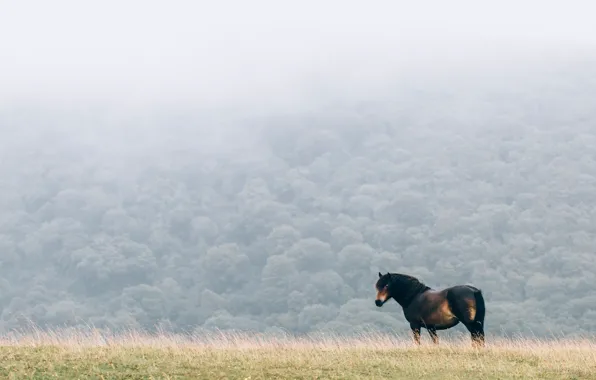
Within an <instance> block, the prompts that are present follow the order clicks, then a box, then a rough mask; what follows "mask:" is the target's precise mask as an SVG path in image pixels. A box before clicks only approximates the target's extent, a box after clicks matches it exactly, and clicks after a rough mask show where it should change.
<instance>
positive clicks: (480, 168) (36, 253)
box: [0, 58, 596, 337]
mask: <svg viewBox="0 0 596 380" xmlns="http://www.w3.org/2000/svg"><path fill="white" fill-rule="evenodd" d="M545 62H546V63H545ZM545 62H542V63H540V64H537V63H535V62H534V63H533V62H529V63H528V62H526V63H523V62H517V63H516V65H513V66H509V67H508V69H507V70H505V69H504V68H499V70H498V71H494V72H493V71H490V69H484V71H480V70H477V71H475V72H470V73H467V74H463V73H461V72H459V73H458V74H457V75H455V74H451V73H450V75H446V76H445V77H441V78H439V75H438V74H437V75H436V76H435V77H433V78H432V80H430V79H427V78H425V77H424V76H423V75H420V76H418V77H411V78H406V79H401V80H397V81H395V82H392V83H388V84H387V85H386V86H385V88H384V90H383V91H382V92H379V93H374V94H363V95H362V96H361V97H360V98H359V99H357V97H356V94H352V93H351V94H350V96H351V97H350V98H349V99H341V98H337V97H329V99H326V98H324V97H323V96H322V95H320V96H319V97H318V98H317V99H315V100H313V101H312V102H311V103H303V104H297V105H296V106H295V107H294V108H293V109H292V110H291V111H290V110H288V109H271V110H268V111H267V112H265V111H263V110H261V111H259V112H256V111H255V112H253V113H241V112H232V111H227V110H224V111H221V112H220V111H217V110H206V109H162V108H160V109H155V110H147V109H142V110H136V111H134V112H133V111H130V110H128V111H127V112H124V111H122V112H117V111H115V110H113V109H104V108H101V107H99V106H98V107H95V108H89V109H77V108H68V107H66V106H65V107H64V109H58V108H57V107H56V108H48V107H46V108H43V107H37V106H35V105H31V104H29V105H23V106H22V107H10V108H6V107H5V108H2V109H1V110H0V126H1V127H2V132H3V138H2V140H1V141H0V153H1V160H2V161H1V164H0V178H2V183H1V186H0V252H1V256H0V332H8V331H11V330H13V329H16V328H22V327H23V326H25V325H27V324H28V323H29V322H33V323H35V324H36V325H39V326H42V327H44V328H45V327H47V328H53V327H58V326H75V327H81V326H85V325H93V326H95V327H97V328H111V329H121V328H134V329H138V330H155V329H156V328H157V326H167V328H168V329H171V330H173V331H178V332H181V331H189V330H190V331H192V330H195V329H196V330H197V331H198V332H200V331H203V330H212V329H223V330H225V329H236V330H244V331H258V332H268V333H275V332H276V331H280V330H287V331H291V332H293V333H308V332H342V333H354V334H359V333H361V332H362V331H364V330H366V329H370V328H375V329H378V330H379V331H402V329H406V330H407V325H406V323H405V321H404V319H403V316H402V313H401V311H400V310H399V308H398V307H397V305H395V304H394V303H392V304H390V305H387V307H385V308H383V309H382V310H378V309H377V308H376V307H375V306H374V296H375V293H374V289H373V285H374V282H375V281H376V276H377V273H378V271H383V272H386V271H392V272H403V273H407V274H411V275H414V276H417V277H419V278H420V279H421V280H422V281H423V282H425V283H427V284H428V285H429V286H432V287H441V286H448V285H453V284H457V283H472V284H474V285H476V286H478V287H479V288H481V289H482V290H483V293H484V295H485V296H486V302H487V309H488V311H487V319H486V326H487V327H486V330H487V334H493V335H495V334H496V335H502V336H505V335H509V336H510V335H511V334H515V333H519V332H522V333H524V334H533V336H539V337H548V336H551V335H552V334H555V335H557V336H558V335H560V334H565V335H566V336H573V335H574V334H576V335H577V334H584V333H587V332H589V333H594V332H596V309H595V306H594V305H596V296H595V295H594V293H593V290H594V289H595V288H596V260H595V259H594V241H595V240H596V212H595V211H596V129H595V128H594V120H596V113H595V110H596V109H595V108H594V101H593V100H594V99H595V98H596V83H595V82H594V78H596V75H595V74H596V72H595V69H594V68H595V67H596V65H590V61H589V60H581V59H579V58H578V59H576V60H569V61H564V60H559V61H556V62H554V61H550V60H549V61H545ZM512 67H513V68H512ZM379 91H380V90H379ZM460 327H461V326H460ZM462 329H463V327H461V328H459V327H458V328H456V330H458V331H461V330H462ZM463 330H464V331H465V329H463Z"/></svg>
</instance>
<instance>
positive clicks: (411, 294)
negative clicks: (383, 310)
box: [375, 272, 486, 347]
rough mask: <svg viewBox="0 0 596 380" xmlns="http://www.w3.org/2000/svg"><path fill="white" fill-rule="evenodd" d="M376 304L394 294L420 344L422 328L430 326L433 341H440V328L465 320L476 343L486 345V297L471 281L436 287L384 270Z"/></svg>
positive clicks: (377, 284)
mask: <svg viewBox="0 0 596 380" xmlns="http://www.w3.org/2000/svg"><path fill="white" fill-rule="evenodd" d="M375 288H376V289H377V299H376V300H375V305H377V306H378V307H381V306H383V304H384V303H385V302H387V301H388V300H389V299H391V298H393V299H394V300H395V301H396V302H397V303H398V304H399V305H400V306H401V307H402V308H403V311H404V316H405V317H406V320H407V321H408V322H410V328H411V329H412V333H413V335H414V341H415V342H416V344H420V329H421V328H422V327H424V328H426V329H427V330H428V333H429V334H430V336H431V338H432V340H433V342H434V343H435V344H438V343H439V337H438V336H437V330H446V329H449V328H451V327H453V326H455V325H457V324H458V323H459V322H462V323H463V324H464V326H466V328H467V329H468V331H469V332H470V334H471V335H472V345H473V346H476V347H477V346H484V315H485V313H486V308H485V306H484V297H483V296H482V291H481V290H480V289H477V288H475V287H473V286H470V285H456V286H452V287H449V288H445V289H441V290H434V289H431V288H430V287H428V286H426V285H425V284H423V283H422V282H420V281H419V280H418V279H417V278H415V277H412V276H408V275H405V274H399V273H387V274H381V272H379V279H378V280H377V283H376V284H375Z"/></svg>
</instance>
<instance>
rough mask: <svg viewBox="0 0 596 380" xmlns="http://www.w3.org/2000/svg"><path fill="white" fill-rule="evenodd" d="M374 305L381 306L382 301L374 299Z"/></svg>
mask: <svg viewBox="0 0 596 380" xmlns="http://www.w3.org/2000/svg"><path fill="white" fill-rule="evenodd" d="M375 305H377V306H378V307H381V306H383V301H381V300H375Z"/></svg>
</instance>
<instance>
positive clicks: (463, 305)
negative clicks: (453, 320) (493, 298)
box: [447, 291, 485, 347]
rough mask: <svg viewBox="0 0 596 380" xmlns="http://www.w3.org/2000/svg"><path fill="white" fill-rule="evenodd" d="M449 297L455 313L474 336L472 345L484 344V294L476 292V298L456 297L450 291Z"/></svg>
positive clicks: (481, 345)
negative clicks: (462, 298)
mask: <svg viewBox="0 0 596 380" xmlns="http://www.w3.org/2000/svg"><path fill="white" fill-rule="evenodd" d="M447 299H448V301H449V304H450V306H451V310H452V312H453V314H454V315H455V316H456V317H457V319H459V320H460V321H461V322H462V324H463V325H464V326H466V328H467V329H468V331H469V332H470V334H471V337H472V346H474V347H479V346H480V347H483V346H484V314H485V308H484V299H483V298H482V294H481V293H480V292H479V291H478V292H474V299H472V300H469V299H467V300H466V299H464V300H461V299H459V300H458V299H456V297H454V295H453V294H452V293H451V292H450V293H448V294H447Z"/></svg>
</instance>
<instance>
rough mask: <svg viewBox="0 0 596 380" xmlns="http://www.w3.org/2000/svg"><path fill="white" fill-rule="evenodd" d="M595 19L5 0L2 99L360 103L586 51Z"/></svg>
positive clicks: (528, 4)
mask: <svg viewBox="0 0 596 380" xmlns="http://www.w3.org/2000/svg"><path fill="white" fill-rule="evenodd" d="M595 11H596V6H595V5H594V4H593V3H591V2H589V1H584V2H579V1H570V2H566V3H561V2H557V1H550V2H547V1H524V2H521V3H520V2H515V1H501V2H498V3H494V4H480V3H479V2H474V1H453V2H441V1H430V2H420V3H415V4H413V3H412V2H405V1H399V2H395V1H393V2H390V1H383V2H376V3H375V4H374V5H371V4H367V5H364V4H363V3H362V2H355V1H327V2H324V3H321V2H314V1H305V2H300V3H296V4H283V5H282V3H280V2H274V1H254V2H250V3H246V2H229V1H222V2H217V3H213V2H192V1H173V2H168V3H167V4H166V3H164V2H158V1H111V0H110V1H103V2H97V3H93V4H90V3H83V2H79V1H55V2H51V3H49V2H45V1H22V2H21V1H20V2H8V1H4V2H2V4H1V12H0V47H1V49H0V62H1V68H2V70H1V71H0V82H1V83H2V86H1V88H0V99H1V100H2V101H3V103H5V104H6V103H15V102H17V103H19V102H24V101H36V102H39V103H41V104H48V105H49V104H55V105H77V104H78V105H80V104H87V103H90V102H91V103H92V102H103V103H104V104H106V103H107V104H111V105H119V106H122V105H130V106H155V104H160V105H162V106H167V105H173V106H189V107H190V106H195V107H196V106H201V107H205V106H209V107H221V106H222V104H224V103H225V104H228V105H230V104H236V105H241V104H242V105H246V106H249V107H251V106H262V107H269V108H270V107H274V106H275V105H276V103H279V105H280V106H287V107H291V105H292V104H294V103H295V102H297V101H299V100H303V101H308V99H310V98H311V97H312V96H315V95H316V94H318V93H319V92H321V91H323V90H324V91H327V92H330V93H332V94H334V95H335V96H341V94H345V93H347V94H351V96H354V94H355V93H359V92H366V91H373V90H375V89H377V90H378V89H379V88H381V89H382V88H384V86H387V83H388V82H389V81H391V80H395V79H396V78H403V77H411V76H425V77H426V76H429V75H430V76H432V75H437V74H442V75H456V74H457V73H458V72H462V71H464V72H466V71H469V70H472V69H476V70H478V69H479V68H480V69H482V70H484V74H483V75H485V76H486V75H487V74H488V75H491V73H492V74H494V75H497V73H498V72H499V71H501V70H508V68H509V67H510V66H511V65H515V64H516V62H517V63H519V61H520V60H521V61H523V60H534V61H533V62H538V61H540V60H552V59H566V58H568V56H569V54H585V53H586V52H588V53H592V52H593V49H594V47H595V46H596V45H595V43H596V27H595V26H594V23H593V20H592V17H591V15H592V14H594V12H595ZM538 66H540V65H538ZM345 96H348V95H345ZM263 103H266V104H265V105H263Z"/></svg>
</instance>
